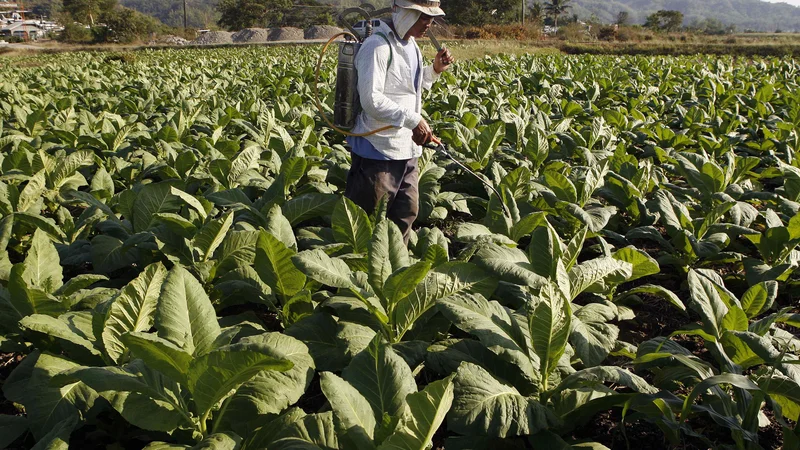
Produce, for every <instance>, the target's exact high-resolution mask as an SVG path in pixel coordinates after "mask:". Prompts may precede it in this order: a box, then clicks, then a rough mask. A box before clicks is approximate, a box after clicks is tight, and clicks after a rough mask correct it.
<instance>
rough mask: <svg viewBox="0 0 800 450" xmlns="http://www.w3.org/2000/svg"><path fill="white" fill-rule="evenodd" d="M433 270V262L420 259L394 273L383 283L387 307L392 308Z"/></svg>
mask: <svg viewBox="0 0 800 450" xmlns="http://www.w3.org/2000/svg"><path fill="white" fill-rule="evenodd" d="M430 270H431V263H430V262H428V261H420V262H418V263H415V264H412V265H410V266H408V267H404V268H402V269H400V270H398V271H397V272H395V273H393V274H392V275H391V276H389V278H388V279H387V280H386V283H385V284H384V285H383V295H384V297H385V298H386V306H387V309H391V308H392V307H394V305H396V304H397V302H399V301H400V299H402V298H405V297H406V296H408V295H409V294H411V293H412V292H414V289H415V288H416V287H417V285H418V284H419V283H421V282H422V280H423V279H424V278H425V277H426V276H427V275H428V272H429V271H430Z"/></svg>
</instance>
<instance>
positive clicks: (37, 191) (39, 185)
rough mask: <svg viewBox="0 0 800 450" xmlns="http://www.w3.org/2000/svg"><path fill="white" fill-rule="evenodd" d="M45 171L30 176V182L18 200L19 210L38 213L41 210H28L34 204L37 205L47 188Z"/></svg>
mask: <svg viewBox="0 0 800 450" xmlns="http://www.w3.org/2000/svg"><path fill="white" fill-rule="evenodd" d="M45 176H46V174H45V171H44V170H40V171H39V172H37V173H36V175H34V176H32V177H30V178H29V179H28V182H27V183H26V184H25V187H24V188H22V191H20V193H19V197H18V200H17V209H16V210H17V211H26V212H33V213H38V212H39V211H38V210H37V211H28V210H29V209H31V208H32V207H33V206H34V205H36V204H37V203H38V202H39V201H40V200H41V199H42V194H43V193H44V192H45V190H47V184H46V180H45Z"/></svg>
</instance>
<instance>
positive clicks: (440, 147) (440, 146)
mask: <svg viewBox="0 0 800 450" xmlns="http://www.w3.org/2000/svg"><path fill="white" fill-rule="evenodd" d="M425 148H430V149H433V150H436V151H438V152H439V153H441V154H442V155H444V156H445V157H446V158H447V159H449V160H450V161H453V162H454V163H455V164H456V165H457V166H458V167H460V168H461V169H463V170H464V171H465V172H467V173H469V174H470V175H472V176H473V177H475V178H477V179H478V180H480V182H481V183H483V184H484V185H485V186H486V187H488V188H489V189H490V190H491V191H492V192H493V193H494V195H496V196H497V200H498V201H500V205H502V206H503V212H504V213H505V214H506V215H507V216H508V217H512V216H511V211H510V210H509V209H508V206H506V202H504V201H503V197H502V196H501V195H500V192H499V191H498V190H497V189H495V187H494V186H492V185H491V183H489V182H488V181H486V180H484V179H483V178H482V177H481V176H480V175H478V174H477V173H475V171H473V170H472V169H470V168H469V167H467V166H466V164H464V163H462V162H461V161H459V160H458V159H456V157H455V156H453V155H452V154H451V153H450V152H449V151H448V150H447V147H446V146H445V145H444V142H442V141H440V140H439V139H438V138H436V137H434V138H433V140H432V141H431V142H430V143H428V144H425Z"/></svg>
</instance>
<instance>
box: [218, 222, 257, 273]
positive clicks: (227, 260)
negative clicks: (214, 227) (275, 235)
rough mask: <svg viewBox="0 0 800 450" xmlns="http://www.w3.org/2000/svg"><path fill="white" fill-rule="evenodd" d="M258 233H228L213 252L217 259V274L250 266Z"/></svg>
mask: <svg viewBox="0 0 800 450" xmlns="http://www.w3.org/2000/svg"><path fill="white" fill-rule="evenodd" d="M260 234H261V233H259V232H258V231H232V232H230V233H228V235H227V236H225V239H224V240H223V241H222V245H220V246H219V248H218V249H217V251H216V253H215V254H214V258H215V259H216V260H217V276H222V275H224V274H225V273H227V272H230V271H232V270H236V269H239V268H242V267H245V266H252V265H253V263H254V261H255V257H256V246H257V243H258V237H259V236H260Z"/></svg>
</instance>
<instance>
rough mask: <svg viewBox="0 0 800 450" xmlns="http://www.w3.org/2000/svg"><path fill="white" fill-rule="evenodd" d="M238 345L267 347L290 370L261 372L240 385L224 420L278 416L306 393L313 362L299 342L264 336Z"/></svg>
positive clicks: (281, 335) (275, 335) (283, 335)
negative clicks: (288, 366)
mask: <svg viewBox="0 0 800 450" xmlns="http://www.w3.org/2000/svg"><path fill="white" fill-rule="evenodd" d="M240 343H242V344H257V345H259V346H266V347H269V348H271V349H272V350H273V353H274V354H275V355H280V357H281V358H283V359H286V360H288V361H290V362H291V363H292V364H293V366H292V368H291V369H289V370H287V371H275V370H265V371H262V372H260V373H259V374H257V375H256V376H254V377H253V378H251V379H250V380H249V381H247V382H245V383H244V384H242V385H241V386H240V387H239V389H237V390H236V393H235V394H233V397H231V398H230V400H229V401H228V406H227V409H226V410H225V419H226V420H229V421H239V422H241V421H249V420H250V419H252V418H253V417H256V416H259V415H264V414H278V413H280V412H281V411H283V410H284V409H286V408H287V407H288V406H289V405H292V404H294V403H296V402H297V401H298V400H299V399H300V397H301V396H302V395H303V394H304V393H305V392H306V389H307V388H308V386H309V385H310V384H311V380H312V378H313V377H314V360H313V359H312V358H311V355H310V354H309V353H308V347H307V346H306V345H305V344H303V343H302V342H301V341H299V340H297V339H295V338H293V337H291V336H287V335H285V334H281V333H264V334H260V335H257V336H251V337H246V338H244V339H242V340H241V341H240Z"/></svg>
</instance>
